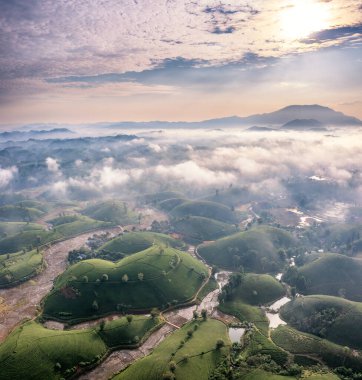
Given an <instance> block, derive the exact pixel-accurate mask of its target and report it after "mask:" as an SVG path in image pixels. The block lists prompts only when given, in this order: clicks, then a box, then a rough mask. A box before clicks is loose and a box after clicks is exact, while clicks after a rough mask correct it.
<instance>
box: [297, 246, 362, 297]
mask: <svg viewBox="0 0 362 380" xmlns="http://www.w3.org/2000/svg"><path fill="white" fill-rule="evenodd" d="M299 272H300V273H301V274H302V275H303V276H304V277H305V279H306V289H305V290H304V289H300V291H302V292H303V293H305V294H327V295H335V296H338V295H339V293H340V290H342V289H343V290H342V291H343V292H344V293H345V297H346V298H348V299H351V300H354V301H362V292H361V288H362V261H361V260H358V259H353V258H351V257H348V256H344V255H338V254H333V253H328V254H326V255H323V256H322V257H320V258H319V259H317V260H315V261H313V262H311V263H308V264H306V265H304V266H302V267H300V268H299Z"/></svg>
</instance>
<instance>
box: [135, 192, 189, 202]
mask: <svg viewBox="0 0 362 380" xmlns="http://www.w3.org/2000/svg"><path fill="white" fill-rule="evenodd" d="M183 197H184V195H183V194H182V193H179V192H178V191H162V192H159V193H152V194H145V195H143V196H142V197H141V198H142V199H143V200H144V201H145V202H146V203H150V204H157V203H160V202H163V201H165V200H167V199H173V198H183Z"/></svg>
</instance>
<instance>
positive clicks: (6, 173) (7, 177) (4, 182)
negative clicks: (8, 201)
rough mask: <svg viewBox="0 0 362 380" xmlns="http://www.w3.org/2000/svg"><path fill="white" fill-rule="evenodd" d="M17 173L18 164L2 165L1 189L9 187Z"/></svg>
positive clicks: (0, 174) (0, 173)
mask: <svg viewBox="0 0 362 380" xmlns="http://www.w3.org/2000/svg"><path fill="white" fill-rule="evenodd" d="M17 174H18V169H17V167H16V166H11V167H9V168H2V167H0V189H3V188H5V187H7V186H8V185H9V184H10V182H11V181H12V180H13V179H14V178H15V176H16V175H17Z"/></svg>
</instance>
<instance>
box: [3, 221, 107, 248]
mask: <svg viewBox="0 0 362 380" xmlns="http://www.w3.org/2000/svg"><path fill="white" fill-rule="evenodd" d="M109 225H110V224H109V223H105V222H100V221H96V220H94V219H91V218H88V217H86V216H77V219H76V220H73V221H72V222H70V223H64V224H58V225H57V226H56V227H55V228H53V229H52V230H51V231H45V230H32V231H24V232H21V233H18V234H16V235H14V236H11V237H7V238H4V239H2V240H0V254H4V253H13V252H19V251H20V250H22V249H23V248H29V247H35V246H37V245H43V244H46V243H49V242H52V241H54V240H57V239H62V238H66V237H69V236H73V235H76V234H79V233H82V232H86V231H89V230H92V229H96V228H101V227H107V226H109Z"/></svg>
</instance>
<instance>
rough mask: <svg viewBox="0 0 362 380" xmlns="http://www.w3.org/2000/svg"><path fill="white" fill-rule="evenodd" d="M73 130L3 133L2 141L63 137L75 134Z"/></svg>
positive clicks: (56, 129)
mask: <svg viewBox="0 0 362 380" xmlns="http://www.w3.org/2000/svg"><path fill="white" fill-rule="evenodd" d="M73 133H74V132H72V131H71V130H69V129H67V128H54V129H50V130H31V131H10V132H8V131H7V132H1V133H0V139H1V140H16V141H20V140H29V139H37V138H42V139H43V138H50V137H56V136H58V137H62V136H64V135H68V134H73Z"/></svg>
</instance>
